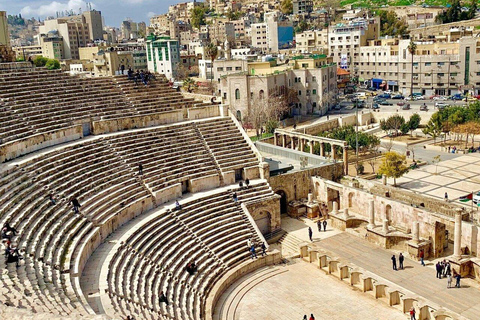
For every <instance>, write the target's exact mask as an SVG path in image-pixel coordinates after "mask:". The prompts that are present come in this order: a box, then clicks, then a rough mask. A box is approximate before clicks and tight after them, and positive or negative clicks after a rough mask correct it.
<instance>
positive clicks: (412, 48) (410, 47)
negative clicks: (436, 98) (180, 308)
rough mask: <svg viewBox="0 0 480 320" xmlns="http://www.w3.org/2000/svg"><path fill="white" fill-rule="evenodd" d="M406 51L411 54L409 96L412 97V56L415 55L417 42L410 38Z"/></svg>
mask: <svg viewBox="0 0 480 320" xmlns="http://www.w3.org/2000/svg"><path fill="white" fill-rule="evenodd" d="M407 49H408V52H409V53H410V55H411V56H412V65H411V68H412V70H411V74H410V96H411V97H413V56H414V55H415V51H416V50H417V44H416V43H415V42H413V40H410V44H409V45H408V47H407Z"/></svg>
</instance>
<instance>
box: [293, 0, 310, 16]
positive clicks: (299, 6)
mask: <svg viewBox="0 0 480 320" xmlns="http://www.w3.org/2000/svg"><path fill="white" fill-rule="evenodd" d="M292 4H293V14H308V13H310V12H312V11H313V1H312V0H293V1H292Z"/></svg>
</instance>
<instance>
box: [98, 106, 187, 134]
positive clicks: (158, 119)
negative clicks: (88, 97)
mask: <svg viewBox="0 0 480 320" xmlns="http://www.w3.org/2000/svg"><path fill="white" fill-rule="evenodd" d="M183 120H184V112H183V110H176V111H171V112H163V113H155V114H149V115H144V116H136V117H126V118H117V119H106V120H100V121H93V122H92V127H93V134H105V133H111V132H117V131H122V130H130V129H136V128H147V127H152V126H158V125H162V124H168V123H175V122H180V121H183Z"/></svg>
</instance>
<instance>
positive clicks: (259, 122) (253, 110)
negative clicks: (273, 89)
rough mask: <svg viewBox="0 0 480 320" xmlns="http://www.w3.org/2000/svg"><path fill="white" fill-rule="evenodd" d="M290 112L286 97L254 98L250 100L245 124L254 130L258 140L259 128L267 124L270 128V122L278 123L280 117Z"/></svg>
mask: <svg viewBox="0 0 480 320" xmlns="http://www.w3.org/2000/svg"><path fill="white" fill-rule="evenodd" d="M289 110H290V105H289V103H288V101H287V97H286V95H280V96H267V97H260V96H259V97H255V98H253V99H252V101H251V104H250V108H249V109H248V113H247V116H246V122H248V123H250V124H251V125H252V126H253V128H255V131H256V135H257V137H258V138H260V131H261V128H262V127H263V126H264V125H265V126H266V125H267V124H268V127H269V128H270V130H271V128H272V125H271V123H270V122H271V121H272V120H275V121H278V120H279V119H280V116H282V115H283V114H284V113H286V112H287V111H289Z"/></svg>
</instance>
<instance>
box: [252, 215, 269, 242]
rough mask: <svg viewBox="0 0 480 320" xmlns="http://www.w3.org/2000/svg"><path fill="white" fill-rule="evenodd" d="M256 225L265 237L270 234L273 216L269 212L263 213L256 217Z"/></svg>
mask: <svg viewBox="0 0 480 320" xmlns="http://www.w3.org/2000/svg"><path fill="white" fill-rule="evenodd" d="M255 223H256V224H257V227H258V229H259V230H260V232H261V233H262V234H263V235H264V236H265V235H267V234H269V233H270V225H271V215H270V213H268V212H267V211H261V212H260V213H258V214H256V215H255Z"/></svg>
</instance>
